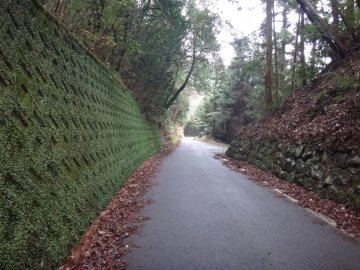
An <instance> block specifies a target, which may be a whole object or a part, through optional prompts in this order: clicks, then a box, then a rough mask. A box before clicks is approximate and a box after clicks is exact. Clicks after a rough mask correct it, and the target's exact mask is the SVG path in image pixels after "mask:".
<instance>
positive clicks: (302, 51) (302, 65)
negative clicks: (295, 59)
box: [299, 10, 306, 86]
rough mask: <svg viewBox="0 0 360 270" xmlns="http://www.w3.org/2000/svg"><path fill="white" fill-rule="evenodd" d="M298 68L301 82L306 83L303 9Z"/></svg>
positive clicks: (302, 13) (302, 12) (301, 12)
mask: <svg viewBox="0 0 360 270" xmlns="http://www.w3.org/2000/svg"><path fill="white" fill-rule="evenodd" d="M300 18H301V19H300V44H299V49H300V69H301V73H300V74H301V84H302V85H303V86H304V85H306V67H305V38H304V30H305V16H304V11H303V10H301V11H300Z"/></svg>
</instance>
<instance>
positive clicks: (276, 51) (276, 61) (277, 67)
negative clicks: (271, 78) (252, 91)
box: [272, 5, 279, 98]
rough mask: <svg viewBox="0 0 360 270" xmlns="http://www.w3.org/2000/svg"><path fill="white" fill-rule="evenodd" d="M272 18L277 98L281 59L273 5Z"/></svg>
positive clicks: (275, 94)
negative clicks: (279, 57)
mask: <svg viewBox="0 0 360 270" xmlns="http://www.w3.org/2000/svg"><path fill="white" fill-rule="evenodd" d="M272 18H273V33H274V62H275V63H274V64H275V89H274V96H275V98H277V97H278V94H279V59H278V53H279V52H278V44H277V43H278V42H277V35H276V29H275V9H274V5H273V9H272Z"/></svg>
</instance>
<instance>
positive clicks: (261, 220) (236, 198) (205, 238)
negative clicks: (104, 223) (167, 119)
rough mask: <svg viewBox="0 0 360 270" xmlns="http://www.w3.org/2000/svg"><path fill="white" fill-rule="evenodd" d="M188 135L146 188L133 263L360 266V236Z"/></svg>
mask: <svg viewBox="0 0 360 270" xmlns="http://www.w3.org/2000/svg"><path fill="white" fill-rule="evenodd" d="M223 150H224V149H221V148H220V147H218V146H214V145H210V144H206V143H202V142H198V141H194V140H192V139H189V138H187V139H184V140H183V141H182V142H181V144H180V147H178V149H177V150H176V151H175V152H173V153H172V154H171V155H170V156H169V157H168V158H167V159H166V160H165V161H164V162H163V164H162V167H161V170H160V172H159V173H158V175H157V177H156V179H155V182H156V183H157V184H156V185H155V186H154V187H152V188H151V189H150V191H149V192H148V193H147V196H149V197H150V198H152V199H153V200H154V203H152V204H150V205H149V206H147V207H146V208H145V210H144V213H143V215H144V216H147V217H149V218H150V219H149V220H148V221H146V222H145V225H144V228H143V231H142V232H141V233H140V234H137V235H134V236H132V237H131V238H130V239H129V242H132V243H135V244H136V245H137V246H138V247H137V248H133V249H132V251H131V252H130V253H129V255H128V256H127V257H126V261H127V262H128V263H129V267H128V269H129V270H133V269H147V270H180V269H184V270H200V269H204V270H205V269H206V270H208V269H211V270H212V269H214V270H215V269H216V270H219V269H224V270H232V269H242V270H246V269H276V270H280V269H286V270H292V269H311V270H319V269H326V270H332V269H339V270H340V269H341V270H346V269H360V244H359V242H357V241H355V240H353V239H350V238H348V237H346V236H344V235H343V234H341V233H340V232H338V231H337V230H336V229H335V228H333V227H331V226H329V225H321V224H323V223H322V222H319V220H318V219H317V218H316V217H315V216H313V215H311V214H310V213H308V212H306V211H304V209H303V208H301V207H299V206H297V205H295V204H293V203H291V202H289V201H288V200H286V199H284V198H279V197H277V196H276V195H275V193H274V192H273V191H271V189H269V188H265V187H262V186H259V185H257V184H256V183H254V182H252V181H250V180H247V178H246V177H245V176H243V175H241V174H239V173H236V172H234V171H231V170H230V169H228V168H227V167H225V166H224V165H222V163H221V161H220V160H216V159H214V158H213V154H214V153H216V152H220V151H223Z"/></svg>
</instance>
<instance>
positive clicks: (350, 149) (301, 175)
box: [227, 56, 360, 209]
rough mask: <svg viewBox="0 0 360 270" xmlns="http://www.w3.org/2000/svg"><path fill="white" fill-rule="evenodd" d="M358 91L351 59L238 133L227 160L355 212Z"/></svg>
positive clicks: (359, 167) (359, 173) (359, 181)
mask: <svg viewBox="0 0 360 270" xmlns="http://www.w3.org/2000/svg"><path fill="white" fill-rule="evenodd" d="M359 89H360V58H359V57H358V56H356V57H352V58H348V59H345V60H344V61H343V62H342V63H339V64H338V66H337V67H333V68H332V70H330V71H328V72H326V73H324V74H322V75H321V76H319V78H317V79H315V80H314V81H313V82H312V83H311V84H310V85H308V86H307V87H305V88H302V89H299V90H297V91H295V92H294V93H293V94H292V95H291V96H289V97H288V98H287V99H286V100H285V102H284V103H283V104H282V105H281V106H280V107H279V109H277V110H276V111H274V112H273V113H272V114H271V115H269V116H268V117H267V118H265V119H264V120H263V121H262V122H260V123H257V124H254V125H248V126H245V127H243V128H241V129H240V130H239V132H238V135H237V137H236V139H235V140H234V141H233V142H232V144H231V145H230V147H229V149H228V151H227V155H228V156H231V157H234V158H237V159H241V160H248V161H250V162H252V163H254V164H255V165H257V166H259V167H261V168H263V169H266V170H268V171H271V172H273V173H275V174H276V175H278V176H280V177H281V178H283V179H285V180H288V181H291V182H296V183H298V184H300V185H302V186H304V187H306V188H308V189H314V190H316V191H318V192H320V193H321V194H322V195H324V196H326V197H328V198H332V199H334V200H336V201H339V202H345V203H349V204H351V205H352V206H353V207H355V208H356V209H360V91H359Z"/></svg>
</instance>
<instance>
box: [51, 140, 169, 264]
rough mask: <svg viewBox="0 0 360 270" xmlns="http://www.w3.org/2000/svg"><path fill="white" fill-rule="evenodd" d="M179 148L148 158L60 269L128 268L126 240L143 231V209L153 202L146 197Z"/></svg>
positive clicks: (127, 181) (167, 145)
mask: <svg viewBox="0 0 360 270" xmlns="http://www.w3.org/2000/svg"><path fill="white" fill-rule="evenodd" d="M175 148H176V145H173V144H171V143H165V144H164V148H163V150H161V151H160V152H158V153H156V154H154V155H153V156H151V157H150V158H149V159H147V160H146V161H145V162H144V163H143V164H142V165H141V166H140V167H139V168H138V169H137V170H136V171H135V172H134V173H133V174H132V175H131V176H130V177H129V178H128V179H127V180H126V182H125V183H124V184H123V185H122V187H121V188H120V190H119V191H118V192H117V193H116V194H115V195H114V196H113V198H112V199H111V200H110V202H109V204H108V205H107V206H106V207H105V208H104V209H103V210H102V211H101V213H100V214H99V216H98V217H97V218H96V219H95V221H94V222H93V223H92V224H91V225H90V227H89V228H88V229H87V230H86V232H85V233H84V234H83V235H82V236H81V237H80V239H79V241H78V242H77V243H76V244H75V245H74V246H73V248H72V249H71V251H70V253H69V255H68V256H67V257H66V259H65V261H64V263H63V264H62V265H61V266H60V267H59V268H58V270H72V269H81V270H85V269H92V270H97V269H99V270H100V269H101V270H103V269H112V270H115V269H116V270H123V269H126V263H125V262H124V261H123V257H124V256H125V255H126V254H127V253H128V252H129V249H130V248H131V247H130V246H129V245H128V244H126V242H125V240H126V239H127V238H128V237H129V236H130V235H131V234H133V233H138V232H139V231H141V227H142V225H143V223H144V222H145V221H146V220H147V218H146V217H142V216H141V215H140V212H141V210H142V209H143V208H144V207H145V206H146V205H147V204H149V203H151V200H149V199H147V198H145V197H144V194H145V192H146V191H147V190H148V188H149V187H150V186H151V185H152V179H153V177H154V175H155V173H156V172H157V170H158V168H159V165H160V163H161V160H162V159H163V158H164V157H165V156H167V155H168V154H170V153H171V152H172V151H173V150H174V149H175Z"/></svg>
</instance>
